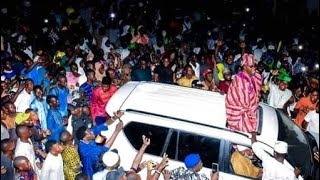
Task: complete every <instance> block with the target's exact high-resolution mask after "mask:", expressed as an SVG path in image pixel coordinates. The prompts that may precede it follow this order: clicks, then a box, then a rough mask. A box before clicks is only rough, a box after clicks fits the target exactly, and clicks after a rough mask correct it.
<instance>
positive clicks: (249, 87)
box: [226, 71, 262, 132]
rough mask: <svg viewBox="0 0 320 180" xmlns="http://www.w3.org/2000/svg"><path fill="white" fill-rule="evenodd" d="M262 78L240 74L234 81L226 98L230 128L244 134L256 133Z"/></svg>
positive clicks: (258, 75)
mask: <svg viewBox="0 0 320 180" xmlns="http://www.w3.org/2000/svg"><path fill="white" fill-rule="evenodd" d="M261 85H262V76H261V75H260V74H259V73H255V74H254V75H253V76H252V77H250V76H249V75H247V74H245V73H243V72H242V71H241V72H239V73H238V74H237V75H236V76H235V78H234V79H233V80H232V82H231V84H230V87H229V89H228V93H227V96H226V113H227V122H228V127H229V128H230V129H232V130H238V131H242V132H256V130H257V109H258V104H259V96H260V90H261Z"/></svg>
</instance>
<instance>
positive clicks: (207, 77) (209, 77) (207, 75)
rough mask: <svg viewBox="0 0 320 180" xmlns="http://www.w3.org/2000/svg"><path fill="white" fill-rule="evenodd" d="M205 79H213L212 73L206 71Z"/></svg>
mask: <svg viewBox="0 0 320 180" xmlns="http://www.w3.org/2000/svg"><path fill="white" fill-rule="evenodd" d="M205 79H206V80H207V81H209V82H211V81H212V80H213V76H212V73H207V74H206V75H205Z"/></svg>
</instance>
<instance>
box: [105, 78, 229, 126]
mask: <svg viewBox="0 0 320 180" xmlns="http://www.w3.org/2000/svg"><path fill="white" fill-rule="evenodd" d="M199 102H200V103H201V104H199ZM111 108H112V109H111ZM118 109H120V110H128V109H131V110H136V111H143V112H147V113H152V114H158V115H166V116H168V117H173V118H179V119H184V120H187V121H190V122H197V123H201V124H207V125H214V126H216V127H221V128H225V127H226V109H225V96H224V95H221V94H219V93H215V92H210V91H204V90H203V91H202V90H199V89H194V88H188V87H181V86H176V85H169V84H162V83H154V82H134V81H131V82H128V83H126V84H125V85H124V86H122V87H121V88H120V89H119V90H118V91H117V92H116V93H115V94H114V95H113V97H112V98H111V99H110V101H109V102H108V105H107V107H106V110H107V112H108V114H112V112H114V111H116V110H118Z"/></svg>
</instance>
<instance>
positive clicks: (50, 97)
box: [46, 95, 58, 105]
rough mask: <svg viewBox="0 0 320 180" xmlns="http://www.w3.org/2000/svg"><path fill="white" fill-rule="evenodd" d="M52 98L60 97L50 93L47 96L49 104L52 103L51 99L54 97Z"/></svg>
mask: <svg viewBox="0 0 320 180" xmlns="http://www.w3.org/2000/svg"><path fill="white" fill-rule="evenodd" d="M52 98H56V99H58V97H57V96H55V95H48V96H47V99H46V102H47V104H49V105H50V103H51V99H52Z"/></svg>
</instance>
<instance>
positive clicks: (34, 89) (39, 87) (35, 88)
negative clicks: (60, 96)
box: [33, 85, 43, 93]
mask: <svg viewBox="0 0 320 180" xmlns="http://www.w3.org/2000/svg"><path fill="white" fill-rule="evenodd" d="M37 89H40V90H41V91H42V92H43V88H42V86H40V85H35V86H34V87H33V92H34V93H36V90H37Z"/></svg>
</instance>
